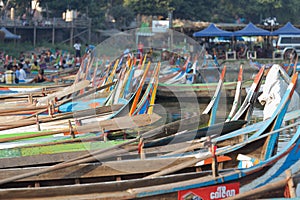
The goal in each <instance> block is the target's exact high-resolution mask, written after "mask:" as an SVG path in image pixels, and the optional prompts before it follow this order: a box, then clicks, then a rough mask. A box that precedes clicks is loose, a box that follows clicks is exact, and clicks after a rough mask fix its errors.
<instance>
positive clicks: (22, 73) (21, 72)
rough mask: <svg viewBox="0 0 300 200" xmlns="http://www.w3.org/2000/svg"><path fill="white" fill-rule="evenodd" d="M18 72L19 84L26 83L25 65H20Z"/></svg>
mask: <svg viewBox="0 0 300 200" xmlns="http://www.w3.org/2000/svg"><path fill="white" fill-rule="evenodd" d="M17 70H18V72H19V73H18V74H17V73H16V75H17V78H18V80H19V83H25V79H26V72H25V70H24V69H23V64H22V63H19V64H18V67H17Z"/></svg>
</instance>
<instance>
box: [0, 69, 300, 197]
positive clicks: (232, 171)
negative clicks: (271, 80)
mask: <svg viewBox="0 0 300 200" xmlns="http://www.w3.org/2000/svg"><path fill="white" fill-rule="evenodd" d="M296 75H297V74H296ZM295 77H296V76H293V79H292V83H291V84H290V86H289V88H288V90H287V92H286V94H285V96H284V98H283V100H282V102H281V104H280V106H279V107H278V108H277V109H276V111H275V112H274V115H273V116H272V118H271V119H269V120H268V121H266V122H265V123H264V124H263V126H262V127H261V128H260V129H259V130H258V131H257V132H255V133H254V134H252V135H251V136H250V137H249V139H248V140H245V141H244V142H243V143H238V144H235V145H233V146H226V147H223V148H219V149H217V150H216V151H214V150H212V151H211V152H210V151H208V152H206V153H204V152H202V153H201V154H199V152H198V151H197V152H196V154H191V156H189V157H182V156H180V157H178V156H175V157H170V156H168V157H161V158H155V159H150V160H148V159H147V160H133V161H130V162H132V165H129V162H128V161H125V160H122V161H119V162H118V161H116V162H115V163H116V164H115V165H112V166H114V167H117V166H121V165H122V164H124V165H122V166H127V168H126V169H125V168H123V170H124V171H127V170H129V169H134V170H132V171H134V172H131V173H129V174H128V171H127V173H126V174H123V175H125V176H122V178H125V177H126V175H130V176H131V177H132V176H133V173H136V171H138V175H139V176H141V175H142V177H144V178H142V179H133V180H120V178H118V180H119V181H117V182H115V181H113V182H104V183H92V184H78V185H72V186H70V185H68V186H53V187H51V186H49V187H44V188H43V187H40V188H20V189H1V190H0V195H2V196H3V197H4V195H8V196H5V197H9V198H19V197H21V196H20V195H23V196H22V198H33V197H35V198H42V197H45V194H46V193H47V198H50V197H51V198H63V197H64V198H67V197H71V196H72V195H76V196H77V197H79V196H80V197H85V198H88V199H90V198H99V199H101V198H106V199H110V198H112V199H113V198H121V199H124V198H142V197H145V198H155V199H157V198H166V197H168V198H173V199H174V197H176V196H177V195H178V194H179V195H185V194H186V193H185V192H186V191H185V190H189V191H187V192H191V191H190V190H191V189H193V188H200V187H206V186H210V185H216V184H224V183H227V182H232V181H239V182H240V183H241V185H242V184H244V183H245V182H247V181H249V180H252V179H253V178H255V175H256V173H257V172H261V173H263V172H265V170H267V169H268V168H269V167H270V166H272V165H273V164H274V163H275V162H276V161H277V160H278V159H280V158H281V157H283V156H284V155H287V154H288V153H289V152H290V151H291V150H293V149H294V150H296V149H297V146H298V144H300V140H299V137H300V130H299V129H298V130H297V132H296V134H295V135H294V136H293V138H292V139H291V140H290V141H289V143H288V145H286V146H285V147H284V148H283V150H282V151H280V152H278V153H273V152H275V151H274V149H275V146H276V141H278V132H279V131H283V130H286V129H287V128H290V127H292V126H294V127H295V126H298V125H299V123H296V124H293V125H290V126H287V127H286V128H280V125H281V124H282V120H283V116H284V114H285V111H286V108H287V106H288V103H289V101H290V98H291V94H292V93H293V91H294V88H295V82H296V78H295ZM296 117H299V115H297V116H296ZM249 131H250V133H252V132H253V130H252V131H251V130H248V132H247V133H249ZM239 134H240V135H242V134H245V132H244V130H241V131H240V133H239ZM236 136H238V134H236V133H235V134H228V135H225V136H222V137H223V138H222V139H220V138H219V137H218V138H216V139H215V140H216V141H219V142H220V141H222V140H226V139H228V138H229V137H236ZM145 138H147V137H146V136H145ZM263 144H265V145H263ZM295 144H296V145H295ZM119 147H121V146H119ZM198 148H199V147H198ZM212 149H214V148H213V147H212ZM110 150H111V149H110ZM122 151H124V149H119V152H112V151H109V153H108V154H105V153H104V151H101V154H98V153H100V152H98V153H97V154H93V157H86V156H81V157H80V159H79V158H77V159H73V160H71V161H69V162H65V163H61V164H58V165H55V166H52V167H46V168H41V169H38V170H34V169H28V170H27V173H25V174H20V172H21V171H18V170H17V171H15V172H14V173H15V174H20V175H15V176H9V177H6V178H5V179H2V180H1V181H0V184H2V188H4V187H9V185H7V184H8V183H9V182H11V181H17V180H19V179H25V180H24V181H26V180H27V181H29V180H31V181H33V180H32V179H34V178H31V179H30V177H31V176H35V178H37V179H43V178H42V176H41V174H43V173H46V172H52V171H54V170H60V169H66V167H71V166H74V167H75V168H76V165H77V164H80V163H87V162H90V161H95V160H97V159H98V160H102V159H104V158H106V157H109V156H111V155H112V154H115V153H116V155H118V154H119V153H120V152H122ZM176 153H177V152H176ZM238 154H243V155H244V156H249V157H252V158H253V159H254V161H256V160H257V161H259V162H250V163H252V166H251V167H250V168H245V167H244V166H243V165H244V162H243V160H240V161H239V160H235V158H236V157H237V155H238ZM175 155H176V154H175ZM196 155H197V156H196ZM194 156H196V157H194ZM222 156H225V158H224V157H222ZM226 156H229V157H230V158H229V159H227V157H226ZM211 157H213V158H214V157H215V158H216V159H217V157H219V158H221V157H222V158H224V159H226V161H225V160H223V161H222V168H224V171H223V170H222V171H217V170H213V172H214V176H211V175H210V173H211V172H210V171H201V170H200V169H202V170H203V169H205V168H203V167H208V168H210V164H211V163H213V165H212V168H213V169H214V168H215V167H216V166H215V164H216V160H215V161H214V159H212V160H210V161H209V160H207V159H209V158H211ZM239 157H241V156H239ZM163 160H165V161H167V163H169V164H166V163H164V165H163V166H164V167H163V168H162V166H161V167H158V168H156V170H158V169H159V171H158V172H157V173H154V174H151V173H153V167H154V166H155V165H156V166H157V163H162V161H163ZM202 160H203V161H204V163H202V162H201V161H202ZM217 160H218V159H217ZM145 161H147V162H146V163H147V169H145V168H146V166H145ZM175 161H178V162H179V163H175V164H173V163H174V162H175ZM220 161H221V160H220ZM138 163H143V164H138ZM155 163H156V164H155ZM170 163H172V165H170ZM241 163H242V168H239V169H237V168H236V167H238V166H239V164H241ZM246 163H247V162H246ZM99 164H100V167H101V166H103V167H104V166H107V165H106V164H104V162H101V163H99ZM125 164H126V165H125ZM152 164H153V167H151V166H152ZM195 164H196V166H195ZM248 164H249V163H248ZM148 166H150V168H148ZM193 166H194V167H196V168H193ZM82 167H83V168H85V169H89V170H87V171H90V170H91V169H90V168H89V167H87V166H86V165H84V166H82ZM94 167H95V165H94ZM190 167H192V168H193V169H194V170H195V169H198V171H199V170H200V172H193V173H185V174H174V175H169V176H167V175H166V174H170V173H174V172H176V171H181V172H186V171H185V170H186V169H189V168H190ZM143 168H144V169H145V170H146V171H147V170H149V169H150V171H151V172H150V175H149V171H147V173H146V171H140V170H142V169H143ZM115 169H119V168H115ZM121 169H122V167H121ZM184 169H185V170H184ZM14 170H15V169H12V171H14ZM29 170H30V171H29ZM28 171H29V172H28ZM75 171H76V172H78V168H76V170H75ZM117 171H118V176H121V174H122V172H121V174H120V170H117ZM7 172H8V171H7ZM7 172H6V173H7ZM218 172H219V174H220V175H218ZM6 173H3V174H6ZM57 173H58V171H57ZM68 173H69V174H70V175H74V173H70V171H69V172H68ZM78 173H79V172H78ZM123 173H125V172H123ZM145 173H146V174H145ZM52 174H54V173H52ZM79 174H81V173H79ZM83 174H86V171H85V172H83ZM37 175H39V176H37ZM145 175H146V177H145ZM147 175H148V176H147ZM62 176H63V177H64V178H67V176H66V175H64V174H63V175H62ZM72 178H74V176H72ZM77 178H78V177H77ZM114 178H116V176H114ZM37 179H35V180H37ZM54 179H57V176H56V178H54ZM93 179H94V180H95V179H96V178H95V177H93ZM88 180H91V179H88ZM97 180H98V179H97ZM60 181H62V180H60ZM78 183H79V182H78ZM3 184H6V185H5V186H4V185H3ZM12 184H17V182H14V183H12ZM41 185H42V184H41ZM116 186H117V187H116ZM219 186H220V185H217V187H219ZM226 186H228V187H229V185H226ZM67 188H68V189H67ZM179 191H180V192H179ZM234 192H235V191H234ZM159 195H160V196H159Z"/></svg>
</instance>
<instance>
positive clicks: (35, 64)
mask: <svg viewBox="0 0 300 200" xmlns="http://www.w3.org/2000/svg"><path fill="white" fill-rule="evenodd" d="M39 70H40V66H39V65H38V62H37V61H34V62H33V64H32V65H31V66H30V72H31V73H37V72H38V71H39Z"/></svg>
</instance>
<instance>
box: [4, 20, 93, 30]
mask: <svg viewBox="0 0 300 200" xmlns="http://www.w3.org/2000/svg"><path fill="white" fill-rule="evenodd" d="M90 23H91V19H90V18H86V19H84V18H78V19H74V20H73V21H71V22H66V21H65V20H63V19H62V18H50V19H43V20H19V19H16V20H11V19H5V20H0V26H1V27H3V26H4V27H15V26H28V27H32V26H36V27H56V28H71V27H88V26H90Z"/></svg>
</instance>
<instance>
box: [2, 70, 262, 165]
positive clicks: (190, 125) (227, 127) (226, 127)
mask: <svg viewBox="0 0 300 200" xmlns="http://www.w3.org/2000/svg"><path fill="white" fill-rule="evenodd" d="M225 71H226V68H224V69H223V72H222V76H221V79H220V81H219V86H218V87H217V88H218V89H217V90H216V92H215V95H214V97H213V98H212V100H211V102H210V103H209V104H208V106H207V108H206V109H205V110H204V111H203V113H202V115H201V116H199V117H198V116H196V117H192V118H190V119H183V120H181V121H179V122H178V121H177V122H174V123H171V124H167V125H164V126H162V127H158V128H155V129H154V130H152V134H156V135H157V134H162V135H163V136H164V137H165V138H163V139H160V140H159V141H155V142H150V143H147V144H145V145H144V146H145V147H146V146H147V147H149V146H155V144H157V145H159V146H161V145H163V144H167V143H169V141H171V140H172V139H173V138H174V135H172V134H173V133H176V132H182V131H184V132H185V133H184V135H185V136H184V137H185V140H187V138H188V139H193V138H194V139H197V138H200V137H204V136H206V135H211V134H225V133H228V132H230V131H232V130H235V129H238V128H240V127H241V126H242V125H243V124H245V121H243V119H242V120H239V118H236V120H234V121H231V122H228V123H218V124H216V125H215V126H212V125H214V124H215V118H216V112H217V110H218V109H217V108H218V99H219V98H220V92H221V90H222V85H223V80H224V74H225ZM261 73H262V72H261ZM261 73H259V74H258V75H257V76H258V78H256V79H255V81H254V86H255V87H252V88H251V89H252V90H257V87H258V86H259V84H257V83H258V82H259V81H260V80H261ZM238 93H239V92H237V94H238ZM251 94H252V95H253V94H255V93H254V92H253V93H251ZM249 95H250V94H249ZM249 98H250V97H249ZM237 101H238V98H237ZM241 109H242V110H243V111H244V112H246V111H247V109H246V108H244V106H243V107H241ZM239 113H240V111H239ZM206 115H207V116H208V115H209V116H210V117H209V123H208V125H209V126H208V127H204V128H200V129H198V127H199V125H201V126H202V125H204V124H206V122H207V120H205V119H207V117H206ZM55 118H57V117H55ZM199 119H200V121H198V120H199ZM41 120H42V119H41ZM185 121H186V122H185ZM32 123H35V122H34V121H32ZM179 124H180V127H181V129H178V128H179ZM192 129H195V131H190V133H188V132H186V131H188V130H192ZM67 131H68V130H66V132H67ZM208 131H209V132H210V133H209V134H208ZM164 132H165V133H164ZM50 133H53V131H50ZM55 133H58V132H57V131H55ZM27 134H29V133H27ZM41 134H42V133H41ZM44 134H47V133H46V132H44ZM23 135H26V133H24V134H23ZM38 135H39V133H36V136H38ZM130 135H131V136H132V135H133V132H130ZM188 135H190V138H189V136H188ZM18 136H19V139H22V138H23V139H24V137H22V136H21V135H18ZM30 137H33V134H32V133H31V134H30V135H29V136H28V137H27V138H30ZM160 137H161V136H160ZM94 138H95V137H94ZM176 138H177V142H178V141H180V140H178V139H179V138H181V136H178V135H177V136H176ZM12 139H14V140H15V139H18V138H17V137H15V138H12ZM12 139H10V135H7V137H6V138H5V137H3V138H2V139H0V141H2V142H5V141H6V142H7V141H12ZM99 139H100V140H101V138H100V137H99V138H97V139H96V140H97V141H98V140H99ZM80 140H81V141H83V140H85V139H84V138H81V139H80ZM94 140H95V139H94ZM102 140H103V138H102ZM72 141H74V143H75V142H76V141H75V140H74V139H71V140H70V141H67V140H63V141H61V142H47V143H43V144H39V145H34V144H33V145H29V146H28V145H27V146H23V147H22V146H20V147H18V149H19V150H18V152H22V150H21V149H24V152H29V153H30V152H31V151H28V150H27V149H31V148H39V149H42V148H44V149H48V153H50V152H58V151H59V150H58V149H59V148H57V147H55V145H62V144H68V145H69V146H71V144H70V142H72ZM85 141H88V142H91V141H93V139H91V138H90V139H86V140H85ZM76 143H77V142H76ZM8 145H11V144H8ZM75 145H77V146H78V144H75ZM157 145H156V146H157ZM49 146H52V147H51V148H53V149H55V150H50V147H49ZM104 146H106V145H104ZM99 148H100V147H99ZM77 150H79V149H77ZM14 151H15V149H3V150H2V151H1V152H3V153H2V155H3V156H5V154H6V155H9V156H10V157H12V156H13V155H21V154H18V153H17V154H13V153H9V152H14ZM40 151H41V152H43V151H42V150H40ZM32 152H34V151H32ZM29 153H23V154H22V155H23V156H24V155H25V154H26V155H31V154H29ZM51 160H53V158H52V159H51ZM53 161H54V160H53Z"/></svg>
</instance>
